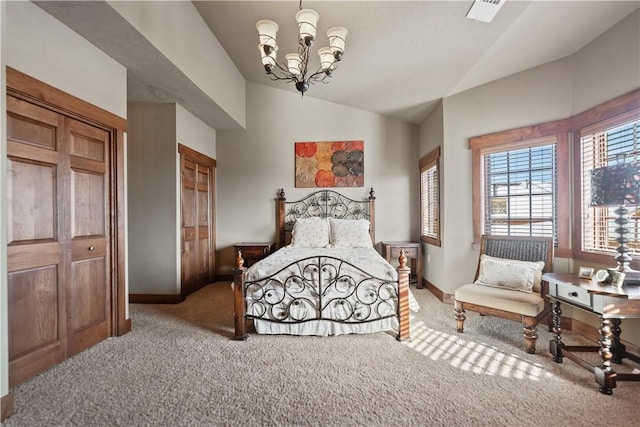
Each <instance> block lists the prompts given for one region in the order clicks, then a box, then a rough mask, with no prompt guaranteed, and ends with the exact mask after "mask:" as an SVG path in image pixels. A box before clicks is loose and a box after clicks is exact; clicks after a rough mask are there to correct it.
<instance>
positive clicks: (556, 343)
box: [549, 300, 564, 363]
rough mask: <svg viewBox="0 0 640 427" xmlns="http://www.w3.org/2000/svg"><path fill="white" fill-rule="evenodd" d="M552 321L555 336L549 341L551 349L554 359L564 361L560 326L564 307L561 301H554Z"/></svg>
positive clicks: (558, 361)
mask: <svg viewBox="0 0 640 427" xmlns="http://www.w3.org/2000/svg"><path fill="white" fill-rule="evenodd" d="M552 313H553V317H552V322H553V333H554V338H553V339H552V340H551V341H549V351H550V352H551V354H552V355H553V361H554V362H556V363H562V346H563V345H564V344H562V338H561V336H560V334H562V328H561V327H560V321H561V320H562V309H561V308H560V301H557V300H556V301H554V302H553V308H552Z"/></svg>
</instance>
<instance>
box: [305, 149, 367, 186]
mask: <svg viewBox="0 0 640 427" xmlns="http://www.w3.org/2000/svg"><path fill="white" fill-rule="evenodd" d="M295 145H296V187H301V188H314V187H364V141H328V142H296V143H295Z"/></svg>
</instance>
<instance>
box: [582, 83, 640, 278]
mask: <svg viewBox="0 0 640 427" xmlns="http://www.w3.org/2000/svg"><path fill="white" fill-rule="evenodd" d="M633 114H638V116H640V89H636V90H634V91H632V92H629V93H627V94H625V95H622V96H619V97H617V98H614V99H612V100H610V101H607V102H605V103H602V104H600V105H597V106H595V107H593V108H591V109H589V110H586V111H584V112H582V113H580V114H577V115H575V116H573V117H572V129H573V147H574V150H573V165H574V168H573V181H574V186H573V188H574V192H573V199H572V200H573V230H572V231H573V241H572V243H573V258H574V259H578V260H582V261H588V262H593V263H598V264H603V265H613V257H614V255H615V254H614V253H608V252H601V251H598V252H591V251H585V250H583V248H582V235H583V230H582V225H583V209H582V191H583V188H582V141H581V139H582V133H583V130H585V129H589V128H591V129H593V128H594V127H596V126H598V124H601V122H604V121H607V127H613V126H616V125H617V124H622V123H623V122H625V121H627V120H628V118H629V116H630V115H633ZM629 255H630V256H631V257H632V261H631V268H635V269H638V268H640V257H639V256H638V255H637V254H629Z"/></svg>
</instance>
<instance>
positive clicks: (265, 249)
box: [233, 242, 276, 267]
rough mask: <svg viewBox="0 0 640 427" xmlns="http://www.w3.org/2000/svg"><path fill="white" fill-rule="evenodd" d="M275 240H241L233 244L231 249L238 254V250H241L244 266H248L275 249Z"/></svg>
mask: <svg viewBox="0 0 640 427" xmlns="http://www.w3.org/2000/svg"><path fill="white" fill-rule="evenodd" d="M275 248H276V243H275V242H241V243H236V244H234V245H233V250H234V251H235V252H236V255H237V254H238V250H240V251H242V258H243V259H244V266H245V267H249V266H250V265H251V264H253V263H254V262H256V261H259V260H261V259H262V258H264V257H266V256H267V255H269V254H271V253H272V252H273V251H275Z"/></svg>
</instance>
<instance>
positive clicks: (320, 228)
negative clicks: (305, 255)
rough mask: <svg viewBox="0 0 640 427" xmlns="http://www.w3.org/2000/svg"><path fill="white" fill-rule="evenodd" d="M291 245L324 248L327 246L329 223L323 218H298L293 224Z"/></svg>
mask: <svg viewBox="0 0 640 427" xmlns="http://www.w3.org/2000/svg"><path fill="white" fill-rule="evenodd" d="M291 246H293V247H298V248H326V247H327V246H329V223H328V222H327V220H326V219H323V218H300V219H298V220H296V222H295V224H293V230H292V231H291Z"/></svg>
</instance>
